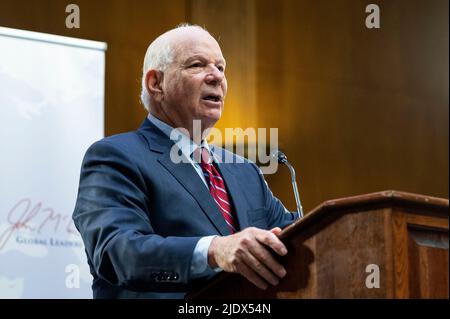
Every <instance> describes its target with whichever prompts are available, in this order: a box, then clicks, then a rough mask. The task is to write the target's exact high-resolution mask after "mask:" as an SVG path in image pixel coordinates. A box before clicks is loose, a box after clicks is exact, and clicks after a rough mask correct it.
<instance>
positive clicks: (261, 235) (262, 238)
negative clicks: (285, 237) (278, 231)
mask: <svg viewBox="0 0 450 319" xmlns="http://www.w3.org/2000/svg"><path fill="white" fill-rule="evenodd" d="M256 239H257V240H258V241H259V242H260V243H262V244H264V245H266V246H269V247H270V248H272V249H273V250H274V251H275V252H276V253H277V254H278V255H280V256H284V255H286V254H287V248H286V246H285V245H284V244H283V243H282V242H281V240H279V239H278V237H277V236H275V235H274V234H273V233H271V232H268V231H261V232H258V233H257V234H256Z"/></svg>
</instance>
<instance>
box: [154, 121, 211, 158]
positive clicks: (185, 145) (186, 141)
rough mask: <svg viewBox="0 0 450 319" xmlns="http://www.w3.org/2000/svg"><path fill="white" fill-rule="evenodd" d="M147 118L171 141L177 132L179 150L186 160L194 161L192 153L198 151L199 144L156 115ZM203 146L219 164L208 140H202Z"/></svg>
mask: <svg viewBox="0 0 450 319" xmlns="http://www.w3.org/2000/svg"><path fill="white" fill-rule="evenodd" d="M147 118H148V120H149V121H150V122H152V123H153V124H154V125H155V126H156V127H157V128H159V129H160V130H161V131H162V132H163V133H164V134H165V135H166V136H167V137H168V138H169V139H170V135H171V134H172V131H173V130H175V132H176V134H175V136H176V137H177V141H174V143H175V144H176V145H177V146H178V148H179V149H180V150H181V152H182V153H183V155H184V156H185V157H186V158H188V159H190V160H192V153H193V152H194V150H196V149H197V148H198V147H199V145H198V144H196V143H195V142H194V141H193V140H191V139H190V138H189V137H187V136H186V135H184V134H183V133H182V132H181V131H180V130H178V129H176V128H173V127H172V126H170V125H169V124H167V123H165V122H163V121H161V120H160V119H158V118H157V117H155V116H154V115H152V114H150V113H149V114H148V116H147ZM201 146H202V147H204V148H206V150H207V151H208V152H209V154H210V155H212V158H214V161H216V162H217V158H216V155H215V154H214V153H213V152H212V151H211V148H210V147H209V145H208V142H207V141H206V139H204V140H202V142H201Z"/></svg>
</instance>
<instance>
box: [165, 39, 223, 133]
mask: <svg viewBox="0 0 450 319" xmlns="http://www.w3.org/2000/svg"><path fill="white" fill-rule="evenodd" d="M180 38H181V42H179V43H178V45H176V46H175V47H174V49H175V52H174V60H173V63H172V64H171V65H170V66H169V67H168V69H167V70H166V71H165V72H164V79H163V91H164V93H163V100H162V102H161V106H162V108H163V111H164V113H165V114H166V115H167V116H168V117H169V119H170V120H171V122H172V123H173V124H174V125H176V126H178V127H184V128H187V129H189V130H190V129H191V128H192V121H193V120H201V122H202V129H205V128H209V127H213V126H214V124H215V123H216V122H217V121H218V120H219V119H220V116H221V115H222V111H223V106H224V99H225V95H226V93H227V80H226V78H225V59H224V58H223V56H222V51H221V50H220V47H219V45H218V43H217V42H216V40H214V38H212V37H211V36H210V35H209V34H208V33H206V32H204V31H198V32H192V33H188V34H186V35H183V37H180Z"/></svg>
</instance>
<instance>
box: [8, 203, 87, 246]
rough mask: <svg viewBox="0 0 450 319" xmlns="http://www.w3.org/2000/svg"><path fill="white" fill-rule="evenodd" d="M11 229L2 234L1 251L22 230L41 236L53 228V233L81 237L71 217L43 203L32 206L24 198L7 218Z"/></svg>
mask: <svg viewBox="0 0 450 319" xmlns="http://www.w3.org/2000/svg"><path fill="white" fill-rule="evenodd" d="M7 222H8V224H9V227H7V228H6V230H5V231H3V233H0V250H2V249H3V248H4V247H5V246H6V244H7V243H8V241H9V240H10V239H11V236H12V235H13V234H14V233H15V232H17V231H18V230H20V229H27V230H29V231H31V232H35V233H37V234H40V233H41V231H42V230H43V229H44V228H45V227H47V228H50V227H53V231H54V232H55V233H56V232H58V231H63V232H64V231H65V232H66V233H67V234H76V235H79V234H78V232H77V231H76V229H75V228H74V225H73V220H72V218H71V216H69V215H62V214H60V213H56V212H55V210H54V209H53V208H51V207H45V208H43V204H42V203H41V202H38V203H36V204H35V205H34V206H33V205H32V202H31V199H29V198H24V199H22V200H20V201H19V202H17V204H15V205H14V206H13V208H12V209H11V210H10V211H9V213H8V216H7ZM31 224H33V226H32V225H31Z"/></svg>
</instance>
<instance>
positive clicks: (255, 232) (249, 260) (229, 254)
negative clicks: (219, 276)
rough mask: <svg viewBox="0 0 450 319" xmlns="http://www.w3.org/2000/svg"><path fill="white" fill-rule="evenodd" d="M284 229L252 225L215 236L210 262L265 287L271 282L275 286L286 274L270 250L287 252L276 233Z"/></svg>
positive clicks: (211, 264)
mask: <svg viewBox="0 0 450 319" xmlns="http://www.w3.org/2000/svg"><path fill="white" fill-rule="evenodd" d="M280 232H281V229H280V228H278V227H277V228H273V229H271V230H270V231H268V230H262V229H258V228H255V227H250V228H246V229H244V230H243V231H241V232H239V233H236V234H233V235H230V236H225V237H215V238H214V239H213V241H212V242H211V245H210V246H209V250H208V263H209V265H210V266H211V267H212V268H216V267H220V268H222V269H223V270H224V271H226V272H234V273H239V274H241V275H242V276H244V277H245V278H247V279H248V280H249V281H250V282H252V283H253V284H254V285H256V286H257V287H259V288H261V289H266V288H267V283H271V284H272V285H274V286H275V285H277V284H278V283H279V280H280V278H283V277H284V276H285V275H286V270H285V269H284V267H283V266H282V265H280V263H278V262H277V261H276V260H275V258H273V256H272V254H271V251H270V250H273V251H274V252H276V253H277V254H278V255H280V256H284V255H286V254H287V249H286V246H285V245H284V244H283V243H282V242H281V241H280V240H279V239H278V237H277V236H276V235H278V234H279V233H280Z"/></svg>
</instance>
